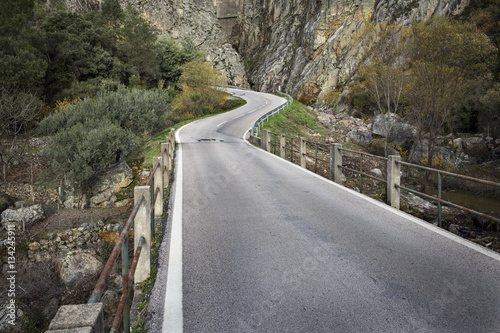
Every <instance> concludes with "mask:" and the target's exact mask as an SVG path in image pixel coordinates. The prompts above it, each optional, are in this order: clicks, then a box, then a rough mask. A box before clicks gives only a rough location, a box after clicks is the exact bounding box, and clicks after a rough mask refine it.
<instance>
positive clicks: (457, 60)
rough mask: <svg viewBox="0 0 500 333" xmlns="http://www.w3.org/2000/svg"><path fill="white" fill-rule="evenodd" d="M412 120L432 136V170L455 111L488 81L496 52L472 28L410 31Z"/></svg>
mask: <svg viewBox="0 0 500 333" xmlns="http://www.w3.org/2000/svg"><path fill="white" fill-rule="evenodd" d="M408 45H409V46H408V49H409V52H410V53H409V54H410V62H409V72H408V75H409V79H408V86H407V87H406V92H405V102H406V103H407V106H408V107H407V109H406V112H407V116H408V118H409V119H410V120H411V121H412V122H413V123H414V124H415V125H416V126H417V128H418V130H419V135H420V137H422V136H423V135H424V133H425V134H426V135H427V136H428V151H429V153H428V154H429V156H428V158H427V160H428V166H432V161H433V154H434V148H435V146H436V144H437V142H436V140H437V136H438V135H439V134H440V131H441V130H442V129H443V128H444V126H445V125H447V124H448V123H449V121H450V119H451V118H450V115H451V110H452V106H453V105H454V103H456V102H457V101H460V100H461V99H462V97H463V96H464V95H465V94H464V91H465V89H466V88H467V87H468V86H469V85H470V84H471V83H473V82H477V81H478V80H482V79H483V77H485V76H488V74H489V68H490V67H491V64H492V61H493V60H494V56H495V48H494V47H493V46H492V45H491V43H490V42H489V40H488V38H487V36H486V35H484V34H482V33H481V32H479V31H478V29H477V28H476V27H475V26H474V25H473V24H470V23H460V22H458V21H453V20H451V19H448V18H433V19H431V20H429V21H428V22H423V23H419V24H416V25H414V26H413V27H412V29H411V35H410V38H409V44H408Z"/></svg>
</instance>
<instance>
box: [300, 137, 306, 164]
mask: <svg viewBox="0 0 500 333" xmlns="http://www.w3.org/2000/svg"><path fill="white" fill-rule="evenodd" d="M306 154H307V147H306V139H305V138H302V137H301V138H300V143H299V165H300V166H301V167H302V168H305V167H306Z"/></svg>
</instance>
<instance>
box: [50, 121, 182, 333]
mask: <svg viewBox="0 0 500 333" xmlns="http://www.w3.org/2000/svg"><path fill="white" fill-rule="evenodd" d="M174 149H175V137H174V130H173V129H172V130H171V131H170V133H169V134H168V135H167V137H166V142H165V143H162V144H161V153H160V156H159V157H154V158H153V170H152V171H151V174H150V176H149V178H148V180H147V182H146V185H145V186H136V187H135V188H134V209H133V210H132V213H131V214H130V217H129V218H128V220H127V222H126V223H125V226H124V228H123V230H122V231H121V233H120V236H119V238H118V241H117V243H116V244H115V246H114V248H113V250H112V251H111V255H110V257H109V259H108V261H107V263H106V265H105V266H104V269H103V271H102V273H101V275H100V277H99V279H98V281H97V284H96V286H95V288H94V291H93V292H92V296H91V297H90V299H89V301H88V303H87V304H79V305H65V306H62V307H60V308H59V310H58V312H57V314H56V316H55V317H54V319H53V320H52V322H51V323H50V326H49V331H47V332H48V333H50V332H52V331H57V332H58V333H63V332H67V333H69V332H75V330H76V329H89V330H88V332H94V333H101V332H103V330H104V327H103V304H102V303H100V301H101V296H102V294H103V292H104V290H105V288H106V283H107V281H108V278H109V276H110V274H111V270H112V268H113V265H114V264H115V262H116V260H117V258H118V256H119V254H120V253H121V258H122V279H123V286H122V296H121V299H120V303H119V305H118V310H117V313H116V316H115V318H114V321H113V324H112V327H111V331H110V332H111V333H114V332H118V330H119V329H120V326H121V324H122V323H123V332H130V306H131V302H132V297H133V296H132V295H133V289H134V288H133V285H134V284H138V283H141V282H143V281H144V280H146V279H147V278H148V277H149V275H150V273H151V244H152V240H153V238H154V235H155V218H158V217H161V216H162V215H163V191H164V189H165V188H167V187H168V182H169V175H170V171H171V170H172V165H173V158H174ZM132 225H133V226H134V249H135V250H134V258H133V261H132V264H131V265H130V267H129V256H128V252H129V251H128V243H129V233H130V229H131V227H132ZM82 332H83V330H82ZM85 332H87V331H85Z"/></svg>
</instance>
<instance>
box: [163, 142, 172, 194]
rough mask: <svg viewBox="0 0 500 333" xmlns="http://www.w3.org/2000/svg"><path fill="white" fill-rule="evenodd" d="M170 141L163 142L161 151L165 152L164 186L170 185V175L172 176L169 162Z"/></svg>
mask: <svg viewBox="0 0 500 333" xmlns="http://www.w3.org/2000/svg"><path fill="white" fill-rule="evenodd" d="M168 145H169V144H168V143H162V144H161V151H163V154H162V155H161V157H162V158H163V169H162V173H163V188H167V187H168V182H169V177H170V164H169V162H168V150H169V149H170V148H169V146H168Z"/></svg>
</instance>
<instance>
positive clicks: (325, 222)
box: [149, 91, 500, 333]
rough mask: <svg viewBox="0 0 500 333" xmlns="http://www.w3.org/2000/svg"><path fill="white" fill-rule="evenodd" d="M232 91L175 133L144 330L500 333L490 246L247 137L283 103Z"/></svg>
mask: <svg viewBox="0 0 500 333" xmlns="http://www.w3.org/2000/svg"><path fill="white" fill-rule="evenodd" d="M232 92H233V93H234V94H236V95H239V96H240V97H242V98H244V99H246V100H247V102H248V103H247V104H246V105H245V106H243V107H242V108H239V109H237V110H234V111H231V112H228V113H225V114H221V115H218V116H215V117H212V118H207V119H203V120H200V121H197V122H194V123H192V124H190V125H188V126H186V127H184V128H183V129H181V130H180V131H178V133H177V134H178V136H177V138H178V143H179V145H178V153H177V160H176V163H177V164H176V184H175V189H174V190H173V191H174V199H173V200H174V204H173V207H174V208H173V214H171V215H172V216H173V218H172V223H171V228H172V230H171V231H169V233H168V234H167V235H166V237H165V238H166V241H165V242H164V243H165V244H164V245H162V251H163V252H162V254H161V255H160V271H159V275H158V278H157V282H156V285H155V291H154V293H153V296H152V302H151V304H152V305H151V306H150V312H151V315H152V320H151V321H150V322H149V329H150V331H151V332H160V331H163V332H182V331H184V332H398V333H399V332H492V333H493V332H500V282H499V281H500V256H499V255H498V254H496V253H493V252H491V251H489V250H486V249H483V248H480V247H478V246H476V245H475V244H473V243H470V242H468V241H465V240H463V239H461V238H459V237H456V236H455V235H452V234H450V233H448V232H446V231H443V230H440V229H438V228H436V227H434V226H432V225H429V224H427V223H425V222H423V221H421V220H418V219H416V218H414V217H411V216H409V215H406V214H404V213H401V212H399V211H396V210H394V209H392V208H390V207H388V206H386V205H383V204H381V203H378V202H376V201H375V200H373V199H370V198H367V197H364V196H362V195H360V194H358V193H355V192H353V191H351V190H348V189H345V188H343V187H341V186H339V185H337V184H334V183H332V182H330V181H328V180H325V179H322V178H320V177H319V176H316V175H314V174H312V173H311V172H308V171H306V170H303V169H300V168H299V167H297V166H294V165H292V164H291V163H289V162H286V161H284V160H281V159H279V158H277V157H274V156H272V155H271V154H268V153H266V152H264V151H262V150H260V149H257V148H255V147H252V146H251V145H250V144H248V143H247V142H246V141H245V140H243V139H242V136H243V135H244V133H245V132H246V131H247V130H248V128H249V127H250V126H251V125H252V123H253V122H254V121H255V120H256V119H257V118H258V117H259V116H260V115H262V114H264V113H265V112H267V111H269V110H270V109H272V108H274V107H275V106H277V105H279V104H280V103H282V102H283V100H282V99H281V98H279V97H276V96H273V95H268V94H260V93H256V92H249V91H232ZM170 236H171V239H170ZM165 291H166V296H165V294H164V293H165ZM163 305H165V308H164V309H163Z"/></svg>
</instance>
